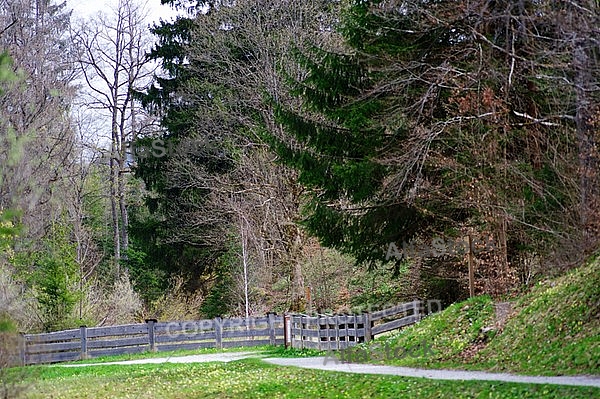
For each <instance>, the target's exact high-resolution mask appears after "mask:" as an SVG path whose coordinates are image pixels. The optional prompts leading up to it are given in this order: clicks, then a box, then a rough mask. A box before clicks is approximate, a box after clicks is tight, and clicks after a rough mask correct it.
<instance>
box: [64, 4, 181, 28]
mask: <svg viewBox="0 0 600 399" xmlns="http://www.w3.org/2000/svg"><path fill="white" fill-rule="evenodd" d="M134 1H136V2H139V3H140V4H144V3H146V9H147V10H148V19H149V20H148V21H147V22H148V23H149V24H152V22H158V21H159V19H163V20H165V21H170V20H171V19H173V18H174V17H175V16H176V15H177V12H176V11H175V10H173V9H172V8H171V7H169V6H166V5H162V4H160V0H134ZM118 2H119V0H67V8H69V9H73V17H75V18H87V17H90V16H92V15H93V14H96V13H97V12H98V11H107V10H108V6H110V5H112V6H116V5H117V4H118Z"/></svg>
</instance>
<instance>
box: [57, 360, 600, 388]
mask: <svg viewBox="0 0 600 399" xmlns="http://www.w3.org/2000/svg"><path fill="white" fill-rule="evenodd" d="M246 358H262V360H263V361H265V362H267V363H270V364H275V365H278V366H293V367H301V368H307V369H315V370H325V371H339V372H344V373H359V374H386V375H395V376H401V377H417V378H428V379H433V380H459V381H460V380H462V381H501V382H516V383H526V384H552V385H574V386H589V387H596V388H600V376H584V375H580V376H557V377H544V376H526V375H516V374H508V373H490V372H485V371H466V370H432V369H415V368H410V367H398V366H384V365H374V364H359V363H343V362H341V361H340V360H339V359H338V358H336V357H333V356H328V357H305V358H273V357H271V358H270V357H266V358H265V357H264V356H261V353H260V352H223V353H211V354H206V355H190V356H178V357H164V358H150V359H137V360H124V361H117V362H107V363H90V364H65V365H59V366H60V367H87V366H101V365H113V364H119V365H127V364H161V363H207V362H231V361H235V360H240V359H246Z"/></svg>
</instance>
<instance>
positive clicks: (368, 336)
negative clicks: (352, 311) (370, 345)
mask: <svg viewBox="0 0 600 399" xmlns="http://www.w3.org/2000/svg"><path fill="white" fill-rule="evenodd" d="M363 318H364V321H365V324H364V326H365V342H369V341H370V340H371V339H372V336H371V313H368V312H365V313H363Z"/></svg>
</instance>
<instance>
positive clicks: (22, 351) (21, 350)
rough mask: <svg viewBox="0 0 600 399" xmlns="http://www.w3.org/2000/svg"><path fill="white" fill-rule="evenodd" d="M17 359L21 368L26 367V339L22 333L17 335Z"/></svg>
mask: <svg viewBox="0 0 600 399" xmlns="http://www.w3.org/2000/svg"><path fill="white" fill-rule="evenodd" d="M19 359H20V361H21V366H27V338H26V337H25V334H24V333H19Z"/></svg>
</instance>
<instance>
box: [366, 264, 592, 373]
mask: <svg viewBox="0 0 600 399" xmlns="http://www.w3.org/2000/svg"><path fill="white" fill-rule="evenodd" d="M493 325H494V306H493V303H492V301H491V299H490V298H489V297H487V296H482V297H477V298H472V299H470V300H468V301H465V302H462V303H457V304H454V305H452V306H450V307H448V308H447V309H445V310H444V311H443V312H440V313H438V314H434V315H432V316H430V317H427V318H426V319H424V320H423V321H421V322H420V323H419V324H417V325H414V326H411V327H409V328H406V329H404V330H403V331H401V332H400V333H398V334H397V335H394V336H391V337H386V338H383V339H382V340H380V341H378V340H376V341H374V342H373V343H372V345H373V344H374V345H378V346H380V347H385V346H386V345H389V346H390V347H391V348H409V347H411V346H413V345H415V344H416V343H418V342H421V341H422V340H425V341H426V342H429V343H430V345H431V346H432V347H433V351H434V355H429V356H426V357H423V356H421V357H414V358H411V357H404V358H403V359H397V358H391V359H390V358H388V359H386V360H385V362H386V363H389V364H396V365H410V366H421V367H452V368H472V369H487V370H494V371H500V370H501V371H512V372H519V373H525V374H542V375H557V374H558V375H560V374H600V260H599V259H595V260H592V261H591V262H589V263H588V264H586V265H585V266H582V267H581V268H579V269H577V270H573V271H571V272H569V273H568V274H566V275H564V276H561V277H559V278H557V279H555V280H549V281H545V282H541V283H539V284H538V285H537V286H536V287H534V289H533V290H532V291H531V292H530V293H528V294H527V295H525V296H523V297H521V298H520V299H519V300H518V301H516V303H515V304H514V313H513V316H512V317H511V318H510V319H509V320H508V321H507V323H506V325H505V326H504V329H503V330H502V331H500V332H498V333H495V332H493V331H492V332H489V333H487V334H483V333H481V328H482V327H486V326H493ZM372 345H371V346H370V347H373V346H372ZM476 346H478V348H479V349H481V350H479V351H476V350H474V349H475V347H476ZM467 354H469V355H467Z"/></svg>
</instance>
